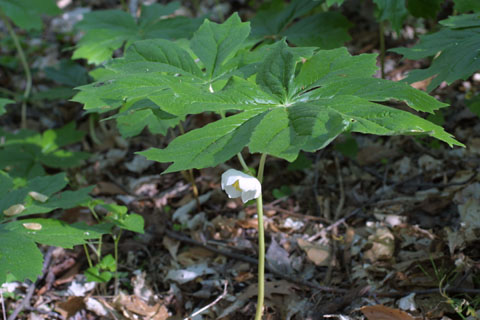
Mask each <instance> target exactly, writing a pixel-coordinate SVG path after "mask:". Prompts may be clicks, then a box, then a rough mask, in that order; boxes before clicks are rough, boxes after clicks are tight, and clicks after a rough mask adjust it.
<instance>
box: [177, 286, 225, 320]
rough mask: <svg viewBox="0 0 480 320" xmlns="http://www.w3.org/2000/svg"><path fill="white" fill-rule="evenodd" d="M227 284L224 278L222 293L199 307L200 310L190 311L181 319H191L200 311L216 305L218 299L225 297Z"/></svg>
mask: <svg viewBox="0 0 480 320" xmlns="http://www.w3.org/2000/svg"><path fill="white" fill-rule="evenodd" d="M227 285H228V281H227V280H224V281H223V293H222V294H221V295H219V296H218V297H217V299H215V300H213V301H212V302H211V303H209V304H207V305H206V306H205V307H203V308H201V309H200V310H197V311H195V312H194V313H192V314H191V315H190V316H188V317H186V318H185V319H183V320H190V319H192V318H193V317H195V316H197V315H199V314H200V313H202V312H203V311H205V310H207V309H209V308H211V307H213V306H214V305H216V304H217V303H218V302H219V301H220V300H222V299H223V298H225V296H226V295H227Z"/></svg>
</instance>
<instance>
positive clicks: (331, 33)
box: [282, 11, 353, 49]
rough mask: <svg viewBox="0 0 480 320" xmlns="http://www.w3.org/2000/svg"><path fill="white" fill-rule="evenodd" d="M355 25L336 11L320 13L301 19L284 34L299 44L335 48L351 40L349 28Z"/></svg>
mask: <svg viewBox="0 0 480 320" xmlns="http://www.w3.org/2000/svg"><path fill="white" fill-rule="evenodd" d="M352 26H353V24H351V23H350V22H349V21H348V20H347V18H345V17H344V16H343V15H342V14H340V13H339V12H336V11H328V12H322V13H318V14H315V15H312V16H309V17H306V18H303V19H301V20H300V21H299V22H297V23H295V24H293V25H292V26H291V27H290V28H288V29H286V30H285V31H284V32H283V33H282V35H284V36H286V37H287V39H288V41H289V42H291V43H293V44H295V45H297V46H316V47H320V48H322V49H334V48H338V47H341V46H343V44H344V43H345V42H347V41H350V40H351V37H350V35H349V34H348V29H350V28H351V27H352Z"/></svg>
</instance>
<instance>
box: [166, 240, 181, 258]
mask: <svg viewBox="0 0 480 320" xmlns="http://www.w3.org/2000/svg"><path fill="white" fill-rule="evenodd" d="M162 244H163V246H164V247H165V248H166V249H167V250H168V252H169V253H170V255H171V256H172V258H173V260H177V252H178V247H179V246H180V241H177V240H173V239H172V238H170V237H167V236H165V237H163V241H162Z"/></svg>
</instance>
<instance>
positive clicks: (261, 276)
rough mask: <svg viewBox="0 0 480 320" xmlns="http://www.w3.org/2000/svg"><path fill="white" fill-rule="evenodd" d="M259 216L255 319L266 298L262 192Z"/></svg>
mask: <svg viewBox="0 0 480 320" xmlns="http://www.w3.org/2000/svg"><path fill="white" fill-rule="evenodd" d="M266 159H267V154H266V153H262V156H261V157H260V164H259V165H258V175H257V179H258V180H259V181H260V183H262V180H263V171H264V168H265V160H266ZM257 217H258V295H257V297H258V299H257V312H256V313H255V320H261V319H262V314H263V300H264V298H265V230H264V225H263V199H262V193H261V192H260V196H259V197H258V198H257Z"/></svg>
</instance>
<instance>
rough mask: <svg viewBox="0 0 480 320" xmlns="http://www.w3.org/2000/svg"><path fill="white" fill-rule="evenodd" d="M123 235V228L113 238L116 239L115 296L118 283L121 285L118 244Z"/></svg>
mask: <svg viewBox="0 0 480 320" xmlns="http://www.w3.org/2000/svg"><path fill="white" fill-rule="evenodd" d="M121 236H122V230H120V232H119V233H118V236H116V237H114V238H113V241H114V245H115V247H114V255H115V284H114V291H115V296H116V295H117V294H118V285H119V280H118V244H119V242H120V237H121Z"/></svg>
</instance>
